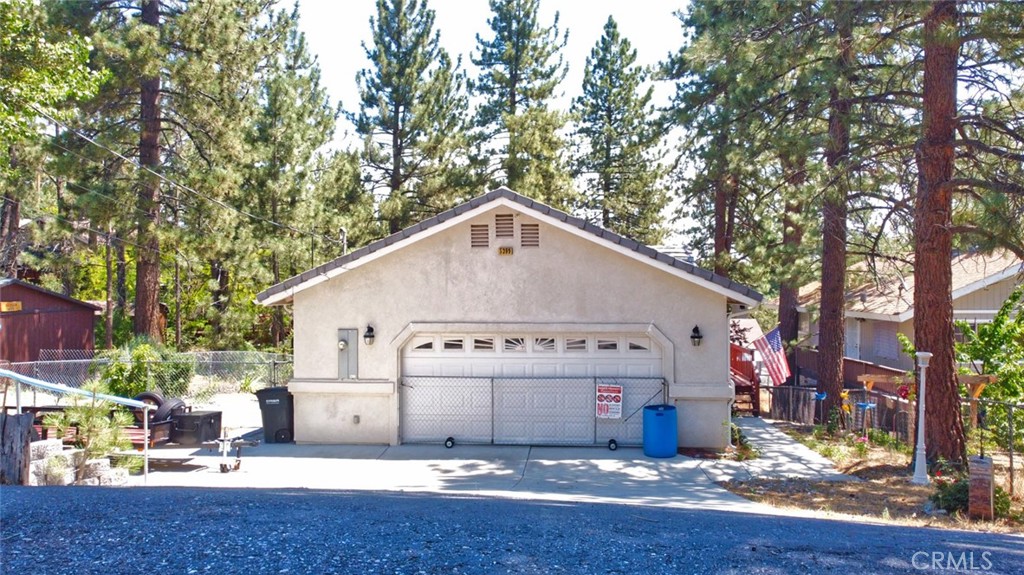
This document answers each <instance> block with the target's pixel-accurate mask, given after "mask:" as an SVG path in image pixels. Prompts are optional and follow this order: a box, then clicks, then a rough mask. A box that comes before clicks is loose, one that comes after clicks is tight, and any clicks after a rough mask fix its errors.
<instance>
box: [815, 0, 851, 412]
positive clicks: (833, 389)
mask: <svg viewBox="0 0 1024 575" xmlns="http://www.w3.org/2000/svg"><path fill="white" fill-rule="evenodd" d="M837 10H838V13H837V15H836V32H837V34H838V38H837V40H838V44H839V58H838V60H837V65H838V67H839V71H840V73H839V75H838V76H839V79H838V80H837V82H838V83H839V85H836V86H834V87H833V88H832V89H831V91H830V93H829V122H828V149H827V150H826V152H825V158H826V162H827V163H828V167H829V172H830V177H831V179H832V182H831V184H830V186H829V189H828V190H826V192H825V199H824V201H823V205H822V224H821V228H822V229H821V231H822V256H821V318H820V320H819V323H818V334H819V335H818V388H817V389H818V392H819V393H821V392H824V393H826V394H827V396H826V398H825V400H824V401H823V402H822V411H821V412H822V413H823V414H825V417H827V414H828V413H830V412H831V410H832V408H833V407H835V406H837V405H839V404H840V397H839V393H840V392H841V391H842V389H843V355H844V353H845V351H846V350H845V347H846V199H847V189H846V187H847V179H846V173H845V172H846V170H847V169H848V167H847V165H846V160H847V156H848V155H849V153H850V103H849V101H848V100H846V96H847V93H848V91H849V90H848V87H847V86H845V83H846V82H847V75H848V74H849V71H850V68H851V67H852V64H853V50H852V34H853V31H852V23H851V14H850V13H849V10H850V7H849V6H847V5H845V4H843V3H840V4H838V5H837Z"/></svg>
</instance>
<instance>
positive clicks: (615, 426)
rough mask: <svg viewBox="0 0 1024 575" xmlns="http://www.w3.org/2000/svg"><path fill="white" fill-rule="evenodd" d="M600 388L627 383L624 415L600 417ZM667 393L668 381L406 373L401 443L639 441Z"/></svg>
mask: <svg viewBox="0 0 1024 575" xmlns="http://www.w3.org/2000/svg"><path fill="white" fill-rule="evenodd" d="M598 386H616V387H618V386H621V396H620V397H619V400H620V401H621V413H620V416H619V417H609V418H599V417H597V414H596V401H597V390H598ZM665 391H666V390H665V380H664V379H663V378H602V377H598V378H594V377H565V378H513V377H494V378H492V377H426V376H424V377H404V378H402V382H401V394H402V397H401V402H400V403H401V406H402V408H401V411H402V414H401V417H402V419H401V421H402V441H403V442H405V443H441V442H443V441H445V440H446V439H447V438H449V437H451V438H453V439H454V440H455V441H456V442H459V443H482V444H492V443H493V444H509V445H596V444H599V443H605V442H607V441H608V440H609V439H615V440H616V442H617V443H618V444H620V445H641V444H642V442H643V413H641V411H642V409H643V407H644V406H646V405H652V404H659V403H663V402H664V401H665Z"/></svg>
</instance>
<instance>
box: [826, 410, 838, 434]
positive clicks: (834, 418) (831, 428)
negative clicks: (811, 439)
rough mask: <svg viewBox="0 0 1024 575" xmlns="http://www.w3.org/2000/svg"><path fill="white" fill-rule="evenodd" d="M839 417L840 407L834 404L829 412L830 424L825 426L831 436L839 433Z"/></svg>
mask: <svg viewBox="0 0 1024 575" xmlns="http://www.w3.org/2000/svg"><path fill="white" fill-rule="evenodd" d="M839 419H840V417H839V407H838V406H832V409H830V410H829V412H828V424H826V426H825V432H826V433H828V434H829V436H830V437H833V436H835V435H836V434H837V433H839Z"/></svg>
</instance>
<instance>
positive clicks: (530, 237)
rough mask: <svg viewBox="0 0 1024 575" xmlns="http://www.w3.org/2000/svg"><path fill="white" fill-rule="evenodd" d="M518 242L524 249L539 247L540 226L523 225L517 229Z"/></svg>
mask: <svg viewBox="0 0 1024 575" xmlns="http://www.w3.org/2000/svg"><path fill="white" fill-rule="evenodd" d="M519 241H520V245H522V247H524V248H537V247H540V224H523V225H522V226H521V227H520V228H519Z"/></svg>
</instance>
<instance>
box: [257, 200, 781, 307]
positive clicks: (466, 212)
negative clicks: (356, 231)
mask: <svg viewBox="0 0 1024 575" xmlns="http://www.w3.org/2000/svg"><path fill="white" fill-rule="evenodd" d="M492 203H501V204H504V205H506V206H508V207H510V208H512V209H516V210H518V211H520V212H524V213H528V214H529V215H531V216H534V217H536V218H538V219H540V220H542V221H547V222H548V223H550V224H552V225H555V226H556V227H560V228H562V229H565V230H567V231H570V232H573V233H576V234H577V235H579V236H581V237H586V238H588V239H590V240H592V241H595V242H603V243H605V244H606V245H607V246H608V247H609V248H613V249H615V250H616V251H620V252H622V253H625V254H627V255H632V256H633V257H634V258H635V259H638V260H640V261H644V262H645V263H648V264H650V265H652V266H655V267H658V268H661V269H665V270H666V271H669V272H670V273H673V274H674V275H677V276H680V277H683V278H684V279H688V280H690V281H693V282H694V283H696V284H698V285H702V286H704V287H706V288H708V289H711V290H712V291H715V292H718V293H721V294H722V295H724V296H726V297H727V298H728V299H729V301H732V302H737V303H741V304H745V305H751V306H753V305H756V304H757V303H758V302H760V301H761V298H762V296H761V294H760V293H758V292H756V291H754V290H753V289H751V288H749V287H747V286H745V285H743V284H740V283H737V282H734V281H732V280H730V279H729V278H727V277H724V276H720V275H717V274H714V273H712V272H710V271H708V270H705V269H702V268H699V267H697V266H695V265H693V264H691V263H689V262H686V261H683V260H681V259H678V258H675V257H672V256H670V255H668V254H665V253H663V252H659V251H657V250H655V249H654V248H652V247H650V246H646V245H644V244H641V243H640V242H637V241H635V240H631V239H629V238H627V237H624V236H621V235H619V234H617V233H615V232H612V231H610V230H606V229H604V228H602V227H600V226H598V225H596V224H593V223H590V222H588V221H586V220H583V219H580V218H577V217H573V216H570V215H569V214H567V213H565V212H562V211H559V210H556V209H554V208H552V207H551V206H548V205H546V204H542V203H540V202H538V201H536V200H532V199H530V198H527V197H526V196H523V195H520V194H517V193H515V192H513V191H512V190H510V189H508V188H506V187H500V188H498V189H496V190H492V191H490V192H488V193H486V194H484V195H482V196H478V197H476V198H473V199H472V200H470V201H468V202H466V203H464V204H461V205H458V206H456V207H454V208H452V209H450V210H448V211H446V212H442V213H440V214H437V215H436V216H434V217H432V218H429V219H426V220H423V221H422V222H420V223H418V224H415V225H413V226H410V227H408V228H406V229H404V230H402V231H400V232H397V233H394V234H392V235H390V236H388V237H386V238H383V239H380V240H377V241H375V242H372V243H369V244H367V245H365V246H363V247H361V248H359V249H357V250H355V251H352V252H350V253H348V254H345V255H343V256H341V257H339V258H335V259H333V260H331V261H329V262H327V263H325V264H322V265H319V266H317V267H315V268H312V269H310V270H307V271H305V272H303V273H301V274H299V275H297V276H295V277H292V278H289V279H287V280H285V281H283V282H281V283H279V284H277V285H274V286H271V287H270V288H268V289H266V290H265V291H263V292H261V293H259V294H257V296H256V301H257V302H258V303H261V304H263V305H281V304H286V303H289V302H290V301H291V299H292V296H293V295H295V294H296V293H298V292H300V291H302V290H304V289H307V288H309V287H312V286H314V285H316V284H318V283H320V282H323V281H326V280H328V279H331V278H333V277H335V276H338V275H340V274H342V273H344V272H345V271H348V270H350V269H353V268H355V267H358V266H359V265H362V264H363V263H366V262H368V261H371V260H373V259H376V258H377V257H380V256H383V255H385V254H387V253H390V252H392V251H394V250H396V249H400V248H401V247H403V246H405V245H408V244H409V243H412V242H415V241H418V240H419V239H422V238H425V237H428V236H430V235H433V233H436V232H439V231H442V230H444V229H447V228H448V227H451V226H452V225H455V224H457V223H460V222H462V221H465V220H467V219H469V218H472V217H474V216H475V215H476V214H477V213H479V212H481V211H484V210H487V209H490V208H491V207H493V206H491V205H490V204H492Z"/></svg>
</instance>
